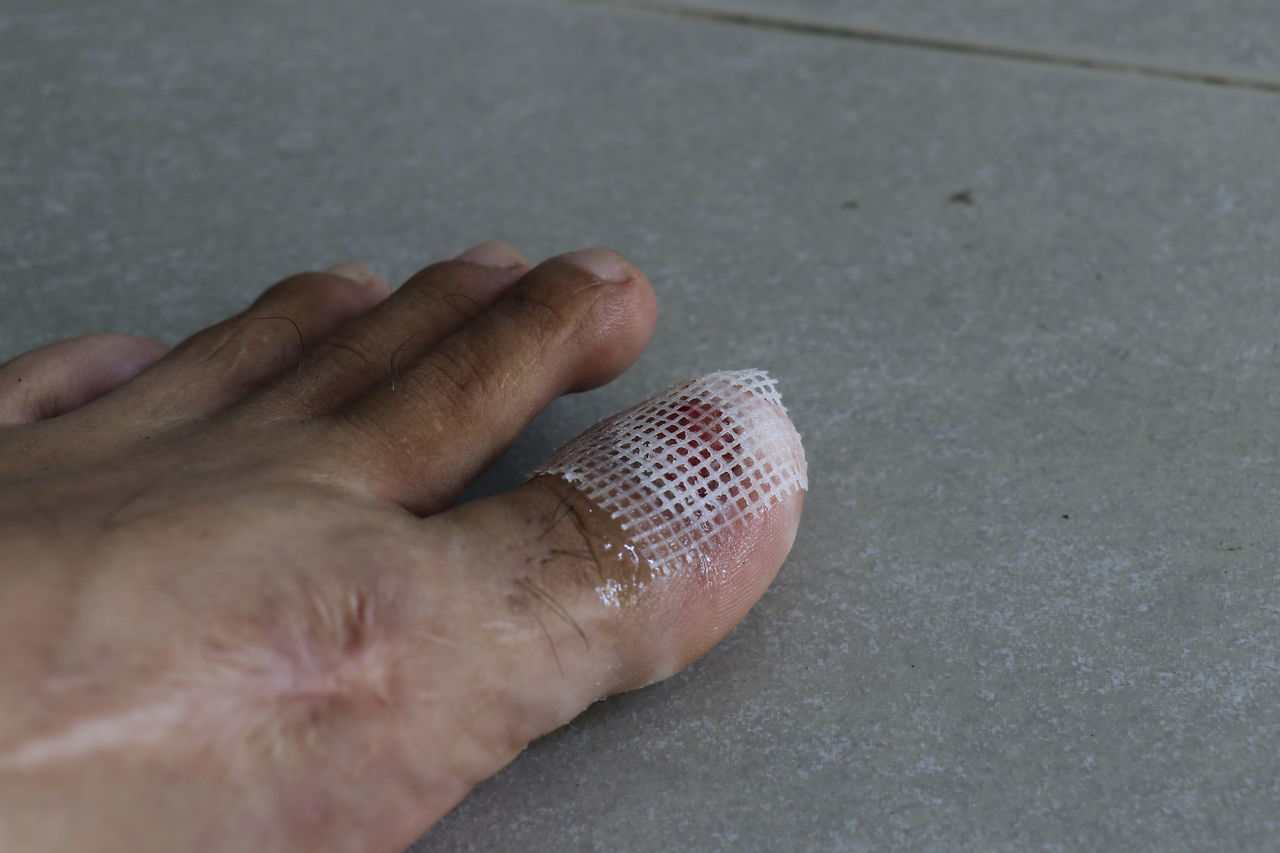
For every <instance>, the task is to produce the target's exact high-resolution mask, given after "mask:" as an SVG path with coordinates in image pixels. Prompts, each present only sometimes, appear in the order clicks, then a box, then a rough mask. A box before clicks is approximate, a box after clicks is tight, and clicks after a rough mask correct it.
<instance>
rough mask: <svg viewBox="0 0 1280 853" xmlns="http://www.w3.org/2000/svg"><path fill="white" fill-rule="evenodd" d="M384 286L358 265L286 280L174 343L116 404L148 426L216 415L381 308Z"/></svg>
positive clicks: (365, 267)
mask: <svg viewBox="0 0 1280 853" xmlns="http://www.w3.org/2000/svg"><path fill="white" fill-rule="evenodd" d="M387 292H388V288H387V284H386V282H385V281H383V280H382V278H381V277H380V276H378V275H377V273H375V272H373V271H372V270H370V269H369V268H368V267H367V266H365V265H364V264H362V263H359V262H354V261H352V262H347V263H344V264H340V265H338V266H337V267H334V268H332V269H331V270H327V271H325V272H308V273H300V274H298V275H294V276H290V277H289V278H286V279H284V280H283V281H280V282H279V283H277V284H275V285H273V286H271V287H270V288H268V289H267V290H266V291H265V292H264V293H263V294H262V295H261V296H260V297H258V299H257V300H255V301H254V303H253V304H252V305H251V306H250V307H249V308H248V309H247V310H246V311H244V312H243V313H241V314H237V315H236V316H234V317H232V318H230V319H228V320H225V321H223V322H221V323H219V324H217V325H215V326H211V327H209V328H207V329H204V330H203V331H201V332H198V333H196V334H195V335H193V336H191V337H190V338H188V339H187V340H185V341H183V342H182V343H180V344H179V345H178V346H177V347H175V348H174V349H173V351H172V352H171V353H169V354H168V355H167V356H165V357H164V358H162V359H160V361H158V362H157V363H156V364H155V365H154V366H153V367H151V368H150V369H149V370H147V371H146V372H145V373H144V374H143V375H142V376H139V377H138V379H137V381H136V382H134V383H132V384H131V385H130V387H129V389H128V390H129V395H128V399H127V400H126V399H124V398H123V397H122V398H121V399H120V403H121V404H122V405H123V406H125V407H126V408H127V409H128V410H130V411H132V412H135V413H137V412H142V413H145V416H146V418H147V419H149V420H154V419H179V420H180V419H187V418H196V417H201V416H204V415H209V414H212V413H214V412H218V411H221V410H223V409H225V408H226V407H228V406H229V405H231V404H232V403H235V402H237V401H239V400H241V399H243V398H244V397H245V396H246V395H248V394H249V393H250V392H251V391H253V390H255V389H257V388H259V387H260V386H262V385H263V384H264V383H266V382H267V381H269V380H270V379H272V378H273V377H276V376H278V375H280V374H281V373H284V372H286V371H289V370H291V369H292V368H293V367H294V366H295V365H296V364H297V363H298V361H299V359H301V358H302V357H303V354H304V353H306V352H307V351H308V350H310V349H311V348H313V347H314V346H316V345H317V344H318V343H320V342H321V341H323V340H325V339H326V338H328V336H329V335H330V334H332V333H333V332H334V331H335V330H336V329H338V328H339V327H341V326H342V325H343V324H344V323H346V322H347V321H349V320H350V319H352V318H353V317H356V316H358V315H359V314H362V313H364V312H365V311H366V310H368V309H369V308H371V307H372V306H374V305H376V304H377V303H378V302H381V301H382V300H383V299H384V298H385V297H386V295H387Z"/></svg>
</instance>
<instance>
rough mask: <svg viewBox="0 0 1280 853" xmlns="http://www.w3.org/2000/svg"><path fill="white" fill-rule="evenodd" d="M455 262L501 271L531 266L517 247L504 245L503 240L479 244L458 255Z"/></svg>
mask: <svg viewBox="0 0 1280 853" xmlns="http://www.w3.org/2000/svg"><path fill="white" fill-rule="evenodd" d="M454 260H458V261H467V262H468V263H472V264H479V265H480V266H482V267H496V268H499V269H513V268H515V267H527V266H528V265H529V262H528V261H527V260H526V259H525V257H524V255H522V254H520V252H519V251H518V250H517V249H516V247H515V246H512V245H511V244H510V243H504V242H503V241H502V240H486V241H485V242H483V243H477V244H476V245H474V246H472V247H471V248H470V249H467V250H466V251H465V252H463V253H462V254H460V255H458V257H456V258H455V259H454Z"/></svg>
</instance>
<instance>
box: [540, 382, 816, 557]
mask: <svg viewBox="0 0 1280 853" xmlns="http://www.w3.org/2000/svg"><path fill="white" fill-rule="evenodd" d="M534 474H552V475H555V476H559V477H562V478H564V479H565V480H567V481H569V482H570V483H572V484H573V485H574V486H575V487H576V488H577V489H578V490H579V491H580V492H582V493H583V494H584V495H586V497H587V498H589V499H590V500H591V501H592V503H594V504H595V505H596V506H598V507H600V508H601V509H603V510H605V511H606V512H608V513H610V514H611V515H612V516H613V517H614V518H615V519H618V520H619V521H620V522H621V525H622V529H623V531H625V532H626V534H627V536H628V537H629V538H630V540H631V544H632V545H633V546H634V547H635V549H636V551H637V553H638V554H639V555H640V556H642V557H644V558H646V559H647V560H648V561H649V562H650V563H651V564H653V565H654V566H658V567H664V566H667V565H670V564H672V563H677V562H684V561H687V560H691V559H693V558H694V557H695V555H696V554H697V553H698V552H699V551H700V550H702V549H704V548H705V547H706V546H707V545H709V544H710V543H711V541H712V540H714V538H715V537H716V536H717V535H718V534H720V533H721V532H722V531H723V530H725V529H726V528H728V527H729V526H731V525H732V524H734V523H735V522H737V521H739V520H741V519H743V518H746V517H748V516H754V515H757V514H759V513H761V512H763V511H764V510H765V509H767V508H769V507H771V506H773V505H774V504H776V503H778V502H779V501H780V500H782V499H783V498H784V497H785V496H786V495H789V494H791V493H792V492H794V491H796V490H797V489H807V488H808V480H807V478H806V468H805V458H804V449H803V448H802V447H801V445H800V436H799V434H798V433H797V432H796V430H795V427H794V426H792V424H791V421H790V419H789V418H788V417H787V416H786V409H784V408H783V406H782V398H781V396H780V395H779V394H778V390H777V388H776V386H775V383H774V381H773V379H772V378H770V376H769V374H767V373H765V372H764V371H761V370H738V371H725V372H720V373H712V374H709V375H707V376H704V377H702V378H701V379H691V380H689V381H688V382H682V383H681V384H679V385H676V386H674V387H673V388H669V389H668V390H666V391H664V392H662V393H661V394H659V395H657V396H656V397H653V398H652V399H650V400H646V401H645V402H643V403H641V404H640V405H638V406H634V407H632V408H630V409H628V410H626V411H625V412H622V413H621V414H618V415H615V416H613V417H611V418H609V419H607V420H604V421H601V422H600V423H598V424H596V425H595V426H593V427H591V428H590V429H588V430H587V431H586V432H584V433H583V434H582V435H580V436H579V437H578V438H576V439H574V440H573V441H572V442H570V443H569V444H567V445H565V447H563V448H562V449H561V450H560V451H559V452H557V453H556V454H555V455H554V456H552V457H551V458H550V459H549V460H547V462H546V463H545V464H543V465H542V466H541V467H539V468H538V469H537V470H536V471H535V472H534Z"/></svg>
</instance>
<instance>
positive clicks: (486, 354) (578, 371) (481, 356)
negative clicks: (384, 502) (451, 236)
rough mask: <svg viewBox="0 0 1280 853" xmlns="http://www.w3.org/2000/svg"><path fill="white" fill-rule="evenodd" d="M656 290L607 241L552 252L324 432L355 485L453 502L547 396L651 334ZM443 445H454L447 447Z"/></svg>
mask: <svg viewBox="0 0 1280 853" xmlns="http://www.w3.org/2000/svg"><path fill="white" fill-rule="evenodd" d="M656 314H657V308H656V303H655V300H654V295H653V290H652V288H651V287H650V286H649V283H648V281H647V280H646V279H645V278H644V276H643V275H642V274H641V273H640V271H639V270H637V269H636V268H635V267H634V266H632V265H631V264H629V263H627V262H626V261H625V260H624V259H623V258H622V257H621V256H620V255H618V254H617V253H615V252H611V251H608V250H605V249H589V250H585V251H582V252H577V253H574V254H571V255H566V256H562V257H558V258H553V259H552V260H550V261H547V262H544V263H542V264H540V265H539V266H538V267H536V268H535V269H533V270H531V271H529V272H528V273H527V274H525V275H524V276H523V278H521V279H520V281H519V282H518V283H517V284H515V285H514V286H513V287H512V288H511V289H510V290H508V291H506V292H505V293H504V294H503V295H502V297H501V298H500V299H498V300H497V302H496V303H494V305H493V307H491V308H490V309H489V310H487V311H484V312H483V313H481V314H479V315H478V316H476V317H475V318H474V319H473V320H472V321H471V322H469V323H467V324H466V325H464V326H462V327H461V328H459V329H458V330H457V331H456V332H455V333H454V334H452V335H449V336H448V337H445V338H444V339H442V340H440V341H439V342H438V343H437V344H436V345H435V346H434V347H432V348H431V349H429V350H428V351H426V352H424V353H423V354H422V356H421V357H420V358H419V359H418V360H417V361H416V362H414V363H412V364H409V365H406V366H405V367H404V368H403V369H402V370H400V371H399V372H398V374H397V375H396V376H395V377H393V381H392V382H390V383H387V384H384V385H382V386H380V387H379V388H377V389H375V390H374V391H372V392H370V393H369V394H367V395H365V396H364V397H362V398H361V399H360V400H358V401H356V402H355V403H354V404H353V405H351V406H349V407H347V408H346V409H344V410H342V411H341V412H340V414H341V415H342V417H341V418H338V419H335V421H334V424H333V428H334V431H335V432H336V434H335V433H334V432H330V433H326V434H324V435H322V436H321V440H322V441H323V442H324V444H325V446H326V447H328V448H332V447H333V446H334V443H335V442H336V443H337V444H338V445H339V446H340V447H343V448H345V449H347V450H348V452H347V453H345V454H330V456H331V458H335V459H338V461H337V463H335V464H341V465H344V466H345V467H344V469H343V471H341V472H339V476H342V477H343V478H344V479H346V480H348V481H354V482H355V483H356V484H357V485H359V486H360V487H362V488H365V489H368V490H369V491H372V492H374V493H375V494H377V495H379V496H380V497H383V498H387V499H389V500H395V501H398V502H399V503H401V504H403V505H404V506H406V507H408V508H409V509H411V510H412V511H414V512H417V513H419V514H427V513H430V512H434V511H436V510H439V509H441V508H443V507H444V506H447V505H448V503H449V502H450V501H452V500H453V498H454V497H455V496H456V495H457V494H458V493H459V492H460V491H461V490H462V488H463V487H464V486H465V485H466V484H467V483H468V482H469V481H470V480H471V479H472V478H473V477H474V476H475V475H476V474H477V473H478V472H479V471H481V470H483V468H485V467H486V466H487V465H488V464H489V463H490V462H491V461H492V460H493V458H494V457H496V456H497V455H498V454H499V453H501V452H502V451H503V450H504V449H505V448H506V447H507V446H508V445H509V444H510V443H511V442H512V441H513V440H514V439H515V438H516V436H517V435H519V433H520V432H521V431H522V430H523V429H524V427H525V426H526V425H527V424H528V423H529V421H530V420H532V418H533V417H534V416H535V415H536V414H537V413H538V412H539V411H541V410H542V409H543V408H544V407H545V406H546V405H547V404H548V403H549V402H551V400H553V399H554V398H555V397H557V396H558V395H560V394H563V393H565V392H567V391H575V390H582V389H585V388H590V387H594V386H595V385H599V384H601V383H603V382H607V381H609V380H611V379H612V378H613V377H615V376H617V375H618V374H619V373H621V372H622V371H623V370H625V369H626V368H627V367H628V366H629V365H630V364H631V363H632V362H633V361H635V359H636V358H638V357H639V355H640V353H641V351H642V350H643V349H644V347H645V344H646V343H647V342H648V340H649V336H650V335H651V334H652V332H653V326H654V322H655V320H656ZM444 448H448V451H449V452H442V449H444Z"/></svg>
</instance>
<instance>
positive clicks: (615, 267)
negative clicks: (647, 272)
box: [561, 249, 635, 282]
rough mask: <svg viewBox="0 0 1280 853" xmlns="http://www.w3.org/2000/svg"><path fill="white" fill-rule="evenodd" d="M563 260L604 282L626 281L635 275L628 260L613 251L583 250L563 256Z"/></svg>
mask: <svg viewBox="0 0 1280 853" xmlns="http://www.w3.org/2000/svg"><path fill="white" fill-rule="evenodd" d="M561 259H562V260H564V261H565V262H566V263H570V264H573V265H574V266H575V267H577V268H578V269H581V270H586V271H587V272H589V273H591V275H593V276H595V277H596V278H599V279H601V280H603V281H613V282H618V281H626V280H627V279H629V278H631V277H632V276H633V275H634V274H635V273H634V268H633V267H632V266H631V264H629V263H627V260H626V258H624V257H622V255H619V254H618V253H617V252H615V251H613V250H612V249H582V250H580V251H577V252H570V253H569V254H567V255H562V256H561Z"/></svg>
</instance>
